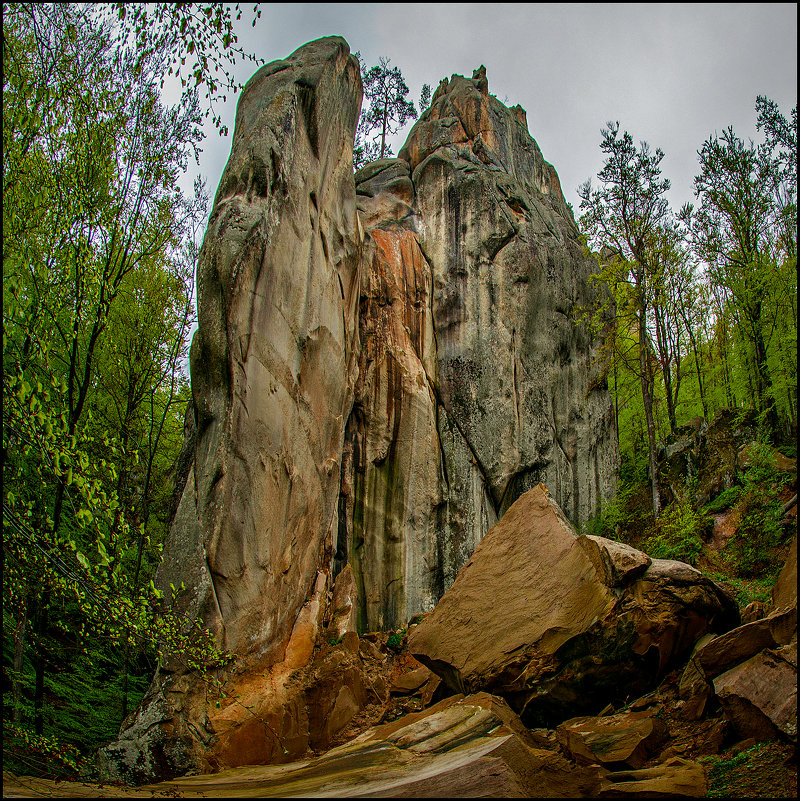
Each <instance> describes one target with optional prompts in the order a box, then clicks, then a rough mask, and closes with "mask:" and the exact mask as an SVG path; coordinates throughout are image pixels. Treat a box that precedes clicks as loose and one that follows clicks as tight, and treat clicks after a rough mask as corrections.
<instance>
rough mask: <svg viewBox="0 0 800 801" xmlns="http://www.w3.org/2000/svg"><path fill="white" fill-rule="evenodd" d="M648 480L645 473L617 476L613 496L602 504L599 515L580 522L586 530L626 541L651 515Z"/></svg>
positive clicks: (600, 535)
mask: <svg viewBox="0 0 800 801" xmlns="http://www.w3.org/2000/svg"><path fill="white" fill-rule="evenodd" d="M649 500H650V482H649V481H648V480H647V477H646V476H645V477H644V478H642V477H641V476H639V475H631V476H630V477H621V478H620V480H619V483H618V485H617V492H616V494H615V495H614V497H613V498H612V499H611V500H610V501H609V502H608V503H607V504H605V505H604V506H603V509H602V511H601V513H600V514H599V515H595V516H594V517H591V518H590V519H589V520H588V521H587V522H586V524H585V525H584V526H583V531H584V533H586V534H592V535H594V536H597V537H607V538H609V539H623V540H624V541H625V542H629V541H630V540H631V539H632V535H633V534H634V533H635V532H636V531H637V530H638V529H641V528H642V526H643V524H644V523H645V521H646V520H647V519H648V518H650V519H652V515H653V510H652V505H651V504H650V503H649Z"/></svg>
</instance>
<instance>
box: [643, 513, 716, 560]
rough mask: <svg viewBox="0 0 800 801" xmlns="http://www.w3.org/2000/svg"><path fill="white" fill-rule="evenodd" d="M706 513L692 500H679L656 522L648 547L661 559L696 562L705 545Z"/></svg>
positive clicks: (646, 548) (652, 553)
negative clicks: (703, 513)
mask: <svg viewBox="0 0 800 801" xmlns="http://www.w3.org/2000/svg"><path fill="white" fill-rule="evenodd" d="M704 527H705V522H704V518H703V516H702V515H700V514H698V513H697V512H695V511H694V509H692V507H691V505H690V504H689V503H688V502H685V501H682V500H675V501H673V502H672V503H671V504H669V506H667V507H666V508H665V509H664V511H663V512H662V514H661V516H660V517H659V519H658V520H657V521H656V523H655V532H654V534H653V535H652V536H651V537H649V538H648V539H647V541H646V542H645V545H644V549H645V551H647V553H648V554H650V556H653V557H655V558H657V559H678V560H679V561H681V562H688V563H689V564H690V565H693V564H695V563H696V561H697V557H698V556H699V555H700V552H701V551H702V549H703V539H702V532H703V530H704Z"/></svg>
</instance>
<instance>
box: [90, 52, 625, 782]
mask: <svg viewBox="0 0 800 801" xmlns="http://www.w3.org/2000/svg"><path fill="white" fill-rule="evenodd" d="M360 98H361V82H360V75H359V69H358V63H357V61H356V60H355V59H354V58H353V57H351V56H350V55H349V48H348V46H347V43H346V42H345V41H344V40H343V39H341V38H339V37H329V38H326V39H321V40H319V41H316V42H312V43H309V44H307V45H305V46H303V47H302V48H300V49H298V50H297V51H296V52H295V53H294V54H292V55H291V56H290V57H289V58H287V59H285V60H282V61H276V62H273V63H271V64H269V65H267V66H265V67H263V68H262V69H260V70H259V71H258V72H257V73H256V74H255V75H254V76H253V78H252V79H251V80H250V81H249V82H248V84H247V86H246V87H245V90H244V92H243V94H242V97H241V99H240V101H239V106H238V108H237V115H236V128H235V132H234V136H233V141H232V149H231V156H230V159H229V161H228V164H227V166H226V168H225V170H224V172H223V175H222V178H221V181H220V186H219V189H218V192H217V195H216V198H215V201H214V207H213V211H212V214H211V218H210V220H209V227H208V231H207V233H206V237H205V240H204V243H203V247H202V250H201V253H200V258H199V263H198V279H197V280H198V317H199V328H198V331H197V333H196V335H195V339H194V341H193V344H192V351H191V375H192V392H193V408H194V423H195V425H194V426H193V427H192V426H188V427H187V428H188V429H191V432H192V437H193V438H194V439H193V440H192V442H193V445H192V449H193V451H192V458H191V460H190V461H191V468H190V469H189V472H188V478H187V479H186V482H185V487H184V490H183V494H182V497H181V500H180V503H179V505H178V508H177V511H176V512H175V516H174V521H173V525H172V529H171V532H170V536H169V538H168V541H167V544H166V546H165V551H164V559H163V563H162V565H161V567H160V569H159V572H158V576H157V581H158V584H159V586H160V587H161V588H162V589H164V591H165V595H166V596H167V597H169V596H170V588H171V586H174V587H184V588H185V589H182V590H180V591H179V592H178V595H177V598H176V599H175V600H174V601H173V604H174V607H175V608H176V609H177V610H178V611H179V612H182V613H185V614H186V615H187V616H188V618H190V619H191V620H197V621H199V622H201V623H202V625H204V626H205V627H206V628H207V629H209V630H210V631H211V632H212V633H213V635H214V637H215V639H216V642H217V644H218V645H219V646H220V647H221V648H223V649H226V650H228V651H230V652H231V653H233V654H234V655H235V656H236V657H237V662H236V667H235V669H229V670H228V671H227V672H223V673H221V674H220V676H219V679H220V681H221V682H223V683H226V684H225V686H226V688H227V690H228V693H229V697H230V693H234V694H236V692H237V688H238V689H239V690H241V692H240V693H239V694H240V695H242V697H246V698H247V699H248V704H244V703H243V702H242V703H230V702H228V701H226V700H225V699H224V698H222V699H217V698H215V696H214V693H211V694H209V693H208V692H207V687H206V686H205V685H204V684H202V682H200V681H198V679H197V677H196V676H195V675H194V674H192V673H191V672H187V671H186V669H185V666H184V665H182V663H181V660H180V655H178V654H176V655H175V656H174V658H173V659H171V660H169V661H168V662H167V663H166V664H164V665H162V666H161V667H160V669H159V672H158V674H157V676H156V679H155V680H154V682H153V685H152V686H151V688H150V691H149V692H148V695H147V697H146V699H145V701H144V703H143V705H142V707H141V709H140V710H139V711H138V712H137V715H136V718H135V720H134V721H133V723H132V724H131V725H129V726H127V727H126V729H125V730H124V731H123V732H122V733H121V736H120V739H119V741H118V742H117V743H115V744H112V746H110V747H109V748H108V749H106V750H105V751H104V752H103V755H102V759H101V761H102V762H103V763H104V765H105V770H106V771H107V772H108V773H110V774H111V775H117V776H124V777H125V778H128V779H130V778H134V779H136V780H139V781H141V780H142V779H144V778H147V777H150V778H155V777H164V776H167V775H169V774H174V773H178V772H182V771H185V770H188V769H190V768H193V769H204V770H205V769H209V768H213V767H215V766H216V765H221V766H224V765H234V764H241V762H237V760H240V759H242V758H243V757H242V756H241V754H246V755H247V759H248V760H251V761H252V760H260V761H264V762H267V761H273V760H276V759H278V760H280V759H285V758H286V759H288V758H290V757H297V756H299V755H302V753H304V750H305V748H307V747H308V746H309V745H313V744H314V743H321V742H323V741H325V739H326V738H327V739H328V740H329V739H330V738H331V737H332V736H333V735H334V734H335V731H334V729H335V728H336V725H338V724H336V725H334V724H335V723H336V721H339V722H340V723H341V725H344V723H346V721H347V720H348V719H349V717H352V715H353V714H355V712H356V711H357V710H358V708H359V706H360V705H361V704H363V703H364V693H363V687H362V686H361V684H360V681H361V680H360V678H359V677H358V675H356V674H357V673H358V671H357V670H356V671H355V673H353V675H352V676H351V677H350V678H349V679H348V680H347V682H346V684H347V686H346V687H345V685H344V684H342V683H337V682H335V681H333V680H329V679H330V676H328V673H326V672H325V670H321V671H320V670H317V671H316V672H315V671H314V670H306V668H307V667H308V666H309V665H310V664H311V662H312V659H313V654H314V647H315V642H316V640H317V638H318V637H319V636H320V632H321V631H322V626H323V622H324V620H325V619H328V618H329V619H330V621H331V627H332V628H331V630H332V631H335V632H336V633H337V634H336V636H337V637H338V636H342V635H346V634H347V632H348V631H352V627H353V626H354V625H356V626H357V628H358V629H359V630H360V631H362V632H363V631H365V630H387V629H394V628H398V627H400V626H402V625H405V623H406V621H408V620H409V618H410V617H411V616H412V615H414V614H416V613H419V612H423V611H428V610H430V609H432V608H433V607H434V605H435V604H436V602H437V601H438V600H439V598H441V596H442V595H443V593H444V592H445V590H446V589H447V588H448V587H449V586H450V585H451V584H452V582H453V580H454V579H455V577H456V575H457V573H458V571H459V570H460V569H461V567H462V566H463V565H464V564H465V563H466V562H467V560H468V559H469V558H470V555H471V554H472V552H473V550H474V548H475V546H476V545H477V543H478V542H480V540H481V539H482V537H483V536H484V534H485V533H486V532H487V531H488V530H489V529H490V528H491V526H492V525H493V524H494V523H495V522H496V521H497V520H498V519H499V518H500V517H501V516H502V515H503V513H504V512H505V510H506V509H508V508H509V507H510V505H511V504H512V503H513V502H514V500H515V499H516V498H517V497H519V495H520V494H521V493H522V492H524V491H525V490H526V489H528V488H529V487H531V486H533V485H535V484H536V483H538V482H539V481H541V480H546V481H547V482H548V484H549V485H550V486H551V487H552V488H553V491H554V493H555V496H556V498H557V499H558V501H559V502H560V503H561V504H562V505H563V506H564V508H565V509H566V510H567V513H568V514H569V515H571V516H572V517H573V519H574V520H576V521H583V520H585V519H586V518H588V517H589V516H590V515H591V514H593V513H594V512H597V511H598V510H599V507H600V505H601V503H602V501H603V499H604V498H606V497H608V496H609V495H610V494H611V491H612V489H613V481H614V470H615V467H616V463H617V452H616V444H615V436H614V432H613V429H612V426H613V414H612V408H611V402H610V398H609V395H608V392H607V391H606V388H605V382H604V378H603V374H602V371H601V370H600V369H599V368H598V367H597V366H596V364H595V361H594V356H595V344H594V343H593V342H592V341H590V338H589V337H588V335H587V332H586V330H585V328H584V327H583V326H582V325H578V324H577V319H578V313H579V311H580V309H581V308H582V307H585V306H588V305H589V304H590V301H591V297H590V290H589V280H588V279H589V275H590V273H591V272H592V271H593V269H594V263H593V262H592V260H591V259H590V258H589V257H588V256H587V255H586V253H585V251H584V249H583V247H582V245H581V241H580V238H579V235H578V230H577V228H576V226H575V223H574V220H573V217H572V214H571V211H570V210H569V208H568V206H567V205H566V203H565V202H564V198H563V196H562V194H561V190H560V188H559V185H558V178H557V176H556V173H555V170H554V169H553V168H552V167H551V166H550V165H549V164H547V162H545V161H544V159H543V158H542V154H541V153H540V151H539V149H538V147H537V145H536V143H535V142H534V141H533V139H531V137H530V135H529V134H528V131H527V126H526V120H525V113H524V111H522V109H520V108H519V107H516V108H514V109H511V110H509V109H507V108H505V106H503V105H502V104H501V103H500V102H499V101H497V100H496V98H494V97H492V96H491V95H489V94H488V88H487V83H486V76H485V71H482V70H479V71H477V72H476V74H475V75H474V76H473V79H472V80H469V79H465V78H462V77H461V76H453V77H452V78H451V79H450V80H449V81H447V80H445V81H443V82H442V84H441V85H440V87H439V89H438V90H437V92H436V94H435V95H434V98H433V102H432V105H431V107H430V109H428V110H427V111H426V112H425V113H424V114H423V115H422V117H421V118H420V120H419V122H418V123H417V125H416V126H415V127H414V129H413V130H412V132H411V134H410V136H409V139H408V142H407V144H406V146H405V147H404V148H403V150H402V151H401V154H400V158H398V159H383V160H379V161H377V162H374V163H372V164H370V165H368V166H367V167H366V168H365V169H363V170H362V171H361V172H359V173H358V174H357V175H356V176H355V180H354V177H353V173H352V145H353V138H354V132H355V125H356V120H357V118H358V109H359V103H360ZM189 444H191V443H188V442H187V446H188V445H189ZM189 450H190V449H189V448H188V447H187V453H189ZM626 569H627V568H626ZM337 575H342V576H343V577H344V578H343V580H342V581H341V582H340V586H339V589H338V592H337V594H336V598H335V600H334V603H333V606H334V607H335V608H334V609H328V602H329V597H330V591H331V589H332V580H333V578H334V577H335V576H337ZM326 616H327V617H326ZM329 672H330V671H329ZM323 674H324V675H323ZM348 675H349V674H348ZM325 676H328V677H327V678H325ZM304 682H305V683H304ZM315 682H317V684H315ZM323 696H324V697H325V698H326V699H328V700H329V701H330V702H331V703H330V706H331V709H332V710H333V709H334V708H335V704H336V703H338V701H337V700H336V699H339V698H344V697H345V696H347V697H346V699H345V701H342V704H341V705H340V706H341V708H338V707H336V708H338V709H339V711H338V712H337V714H335V715H333V717H332V718H328V719H326V720H320V719H319V718H320V715H319V714H318V710H314V709H312V708H311V707H312V706H314V705H315V704H317V701H315V700H314V699H317V700H318V699H319V698H320V697H323ZM215 701H216V702H217V703H215ZM326 703H327V702H326ZM248 707H249V709H248ZM254 710H255V711H254ZM332 714H333V713H332ZM320 726H322V727H323V728H324V733H322V734H321V733H320V732H319V731H317V730H316V728H315V727H317V728H319V727H320ZM323 734H324V736H323ZM209 754H210V755H211V756H209Z"/></svg>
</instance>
